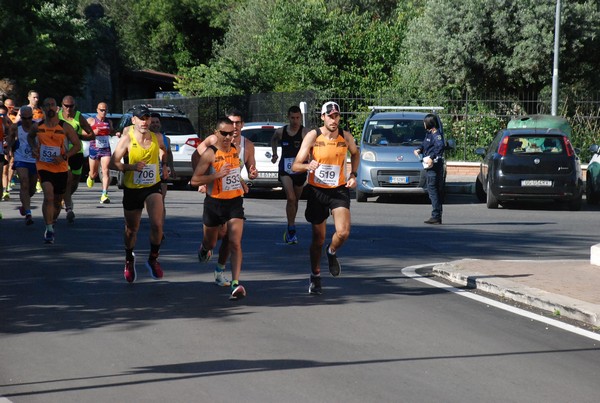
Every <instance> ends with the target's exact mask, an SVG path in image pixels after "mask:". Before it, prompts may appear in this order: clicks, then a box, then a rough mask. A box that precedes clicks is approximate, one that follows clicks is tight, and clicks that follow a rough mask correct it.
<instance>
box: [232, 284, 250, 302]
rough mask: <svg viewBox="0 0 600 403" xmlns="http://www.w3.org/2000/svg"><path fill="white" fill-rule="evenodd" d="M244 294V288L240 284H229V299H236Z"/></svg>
mask: <svg viewBox="0 0 600 403" xmlns="http://www.w3.org/2000/svg"><path fill="white" fill-rule="evenodd" d="M245 296H246V289H245V288H244V286H243V285H241V284H236V285H234V286H231V296H230V297H229V300H230V301H237V300H239V299H242V298H244V297H245Z"/></svg>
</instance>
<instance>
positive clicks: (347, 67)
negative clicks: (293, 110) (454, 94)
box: [179, 0, 403, 95]
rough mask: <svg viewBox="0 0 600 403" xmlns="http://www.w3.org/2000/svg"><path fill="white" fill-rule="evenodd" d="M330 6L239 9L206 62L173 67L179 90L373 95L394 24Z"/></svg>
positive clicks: (271, 4) (394, 43)
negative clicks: (178, 80) (212, 55)
mask: <svg viewBox="0 0 600 403" xmlns="http://www.w3.org/2000/svg"><path fill="white" fill-rule="evenodd" d="M328 7H329V8H328ZM331 7H332V4H331V3H329V2H327V3H326V2H324V1H322V0H312V1H307V2H288V1H284V0H272V1H269V0H257V1H253V2H250V3H247V4H246V5H243V6H241V7H239V8H238V9H236V10H235V11H234V12H233V14H232V24H231V26H230V29H229V31H228V32H227V34H226V35H225V39H224V42H223V45H222V46H220V47H219V48H218V49H217V52H216V54H215V59H214V60H213V62H212V63H211V64H210V66H198V67H192V68H189V69H184V70H182V71H180V73H181V75H182V78H181V80H180V82H179V89H180V90H181V91H182V92H183V93H185V94H190V95H191V94H194V95H217V94H242V93H257V92H267V91H295V90H307V89H318V90H321V91H323V92H325V93H327V92H339V91H340V89H344V91H345V92H347V93H364V92H367V93H373V92H376V91H378V90H380V89H381V88H383V87H386V86H389V85H390V84H391V81H390V80H391V77H392V71H393V67H394V65H395V64H396V63H397V61H398V57H399V54H400V51H401V46H400V45H401V43H402V39H403V38H402V30H400V29H398V27H399V25H397V24H395V23H394V20H393V19H391V18H389V16H387V17H388V19H386V20H382V19H380V18H379V14H377V13H373V12H370V11H366V12H362V13H360V12H359V11H356V10H358V9H360V7H358V8H356V9H355V10H354V11H351V12H349V13H342V12H341V10H340V9H336V8H333V9H331ZM327 10H329V11H327Z"/></svg>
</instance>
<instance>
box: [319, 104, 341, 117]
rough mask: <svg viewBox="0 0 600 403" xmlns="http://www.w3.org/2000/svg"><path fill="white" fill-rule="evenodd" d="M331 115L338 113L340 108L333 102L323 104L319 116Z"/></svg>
mask: <svg viewBox="0 0 600 403" xmlns="http://www.w3.org/2000/svg"><path fill="white" fill-rule="evenodd" d="M332 113H340V106H339V105H338V104H336V103H335V102H333V101H329V102H325V103H324V104H323V106H322V107H321V115H323V114H326V115H328V116H329V115H331V114H332Z"/></svg>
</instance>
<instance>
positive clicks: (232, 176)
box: [191, 117, 246, 300]
mask: <svg viewBox="0 0 600 403" xmlns="http://www.w3.org/2000/svg"><path fill="white" fill-rule="evenodd" d="M215 133H218V139H217V142H216V144H215V145H212V146H210V147H209V148H208V149H207V150H206V151H205V152H204V153H202V155H201V156H200V161H199V162H198V165H197V166H196V168H195V170H194V176H192V180H191V183H192V186H201V185H207V191H206V198H205V199H204V212H203V214H202V221H203V223H204V225H203V232H204V237H203V239H202V244H201V245H200V250H199V251H198V259H199V260H200V261H201V262H207V261H208V260H209V259H210V256H211V255H212V250H213V248H214V247H215V246H216V244H217V241H218V239H219V232H220V231H219V230H220V228H221V226H222V225H226V227H227V237H226V238H224V239H223V240H222V242H228V245H229V252H230V253H231V275H232V281H231V296H230V298H229V299H231V300H238V299H240V298H243V297H245V296H246V290H245V289H244V287H243V286H242V285H241V284H239V279H240V273H241V271H242V233H243V230H244V206H243V200H244V199H243V197H242V195H243V194H244V190H243V188H242V182H241V177H240V170H241V168H242V165H243V163H242V162H241V161H240V155H239V153H238V150H237V149H236V148H235V146H233V145H232V140H233V134H234V126H233V122H232V121H231V120H230V119H229V118H226V117H223V118H220V119H219V120H218V122H217V130H216V132H215ZM218 274H220V275H221V276H223V273H222V271H221V272H220V273H217V272H216V271H215V282H216V284H217V285H226V284H225V283H224V281H223V278H219V277H217V275H218Z"/></svg>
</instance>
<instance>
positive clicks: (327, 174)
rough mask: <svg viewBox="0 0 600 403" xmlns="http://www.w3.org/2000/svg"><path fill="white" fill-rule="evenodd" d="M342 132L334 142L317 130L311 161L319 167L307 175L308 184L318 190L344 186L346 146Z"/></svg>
mask: <svg viewBox="0 0 600 403" xmlns="http://www.w3.org/2000/svg"><path fill="white" fill-rule="evenodd" d="M342 133H343V132H341V130H340V132H339V133H338V136H337V137H336V138H335V139H334V140H329V139H327V137H326V136H325V135H323V134H321V133H320V130H319V129H317V134H318V136H317V138H316V140H315V145H314V146H313V150H312V155H313V159H315V160H317V161H318V162H319V164H320V165H319V167H318V168H317V169H315V170H314V171H313V172H309V173H308V183H310V184H311V185H313V186H316V187H320V188H336V187H338V186H342V185H345V184H346V155H347V154H348V145H347V144H346V140H345V139H344V135H343V134H342Z"/></svg>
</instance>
